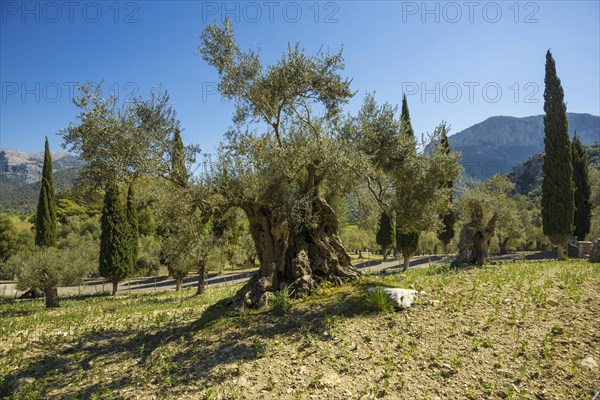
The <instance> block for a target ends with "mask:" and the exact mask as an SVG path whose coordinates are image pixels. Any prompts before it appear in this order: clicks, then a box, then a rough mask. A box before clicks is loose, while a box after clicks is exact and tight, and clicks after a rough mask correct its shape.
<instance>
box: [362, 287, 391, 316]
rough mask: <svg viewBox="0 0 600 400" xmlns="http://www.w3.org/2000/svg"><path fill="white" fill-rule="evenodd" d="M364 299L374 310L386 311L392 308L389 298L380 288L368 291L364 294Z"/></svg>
mask: <svg viewBox="0 0 600 400" xmlns="http://www.w3.org/2000/svg"><path fill="white" fill-rule="evenodd" d="M365 301H366V302H367V304H368V305H369V307H370V309H371V310H372V311H374V312H387V311H390V310H391V309H392V305H391V304H390V299H389V298H388V297H387V295H386V294H385V292H384V291H383V290H381V289H380V288H377V289H375V290H371V291H368V292H367V293H366V295H365Z"/></svg>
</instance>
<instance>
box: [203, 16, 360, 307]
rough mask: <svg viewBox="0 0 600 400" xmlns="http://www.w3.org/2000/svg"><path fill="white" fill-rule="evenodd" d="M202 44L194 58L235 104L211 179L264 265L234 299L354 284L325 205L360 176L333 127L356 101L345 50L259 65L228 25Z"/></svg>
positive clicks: (249, 300) (252, 301) (291, 53)
mask: <svg viewBox="0 0 600 400" xmlns="http://www.w3.org/2000/svg"><path fill="white" fill-rule="evenodd" d="M201 41H202V45H201V46H200V48H199V50H198V53H199V54H200V55H201V56H202V58H203V59H204V60H205V61H206V62H207V63H208V64H210V65H212V66H213V67H215V68H216V70H217V72H218V75H219V85H218V88H219V90H220V92H221V93H222V94H223V96H224V97H225V98H227V99H230V100H233V101H235V106H236V107H235V114H234V117H233V121H234V123H235V126H234V127H233V128H232V129H231V130H230V131H229V132H228V133H227V134H226V138H225V141H224V143H223V145H222V146H221V147H220V149H219V154H218V159H217V160H216V163H215V166H214V170H213V174H212V179H213V182H214V184H215V187H216V188H217V192H218V193H221V194H222V195H223V197H224V198H225V199H226V201H225V202H224V203H223V207H224V208H227V207H239V208H240V209H242V210H243V211H244V213H245V215H246V217H247V219H248V225H249V230H250V233H251V235H252V238H253V240H254V243H255V246H256V251H257V255H258V259H259V262H260V269H259V271H258V272H257V273H256V274H255V275H254V276H253V277H252V278H251V280H250V281H249V282H248V284H246V285H245V286H244V287H243V288H242V289H241V290H240V291H239V292H238V294H237V297H236V298H237V299H238V300H240V301H243V302H244V303H245V304H247V305H249V306H255V305H258V304H259V303H261V301H260V300H261V297H262V296H263V295H265V293H267V292H276V291H279V290H280V289H282V288H284V287H289V286H290V285H291V286H292V287H293V289H294V293H296V294H299V293H301V292H307V291H311V290H313V289H314V288H315V287H316V286H317V284H318V283H319V282H320V281H323V280H327V281H330V282H333V283H336V284H339V283H341V282H342V280H344V279H347V278H354V277H357V276H358V275H359V273H358V271H357V270H356V269H355V268H354V267H353V266H352V264H351V262H350V256H349V255H348V253H347V252H346V250H345V249H344V247H343V245H342V243H341V240H340V237H339V222H338V218H337V216H336V214H335V212H334V210H333V208H332V207H331V206H330V204H329V202H328V199H332V198H333V197H335V196H336V195H339V194H340V193H344V192H348V191H349V190H350V188H351V187H352V186H353V184H354V181H355V177H356V175H355V174H357V173H358V171H360V169H361V166H360V162H361V158H360V157H356V153H355V152H354V151H353V149H352V147H350V146H348V143H347V142H345V141H343V140H342V138H341V135H340V132H339V129H338V125H337V122H338V120H339V116H340V111H341V106H342V105H343V104H344V103H346V102H347V101H348V99H350V97H351V96H352V95H353V93H352V92H351V90H350V81H349V80H347V79H343V78H342V76H341V74H340V72H341V70H342V69H343V66H344V65H343V57H342V54H341V52H339V53H336V54H327V53H325V52H322V51H319V52H318V53H317V54H316V55H314V56H309V55H307V54H306V53H305V52H304V50H302V49H300V47H299V45H298V44H296V45H295V46H291V45H290V46H288V49H287V51H286V52H285V53H284V54H283V55H282V57H281V59H279V60H278V61H277V62H276V63H275V64H273V65H270V66H268V67H265V66H263V65H262V63H261V60H260V58H259V56H258V54H257V53H256V52H254V51H247V52H244V51H242V50H241V49H240V48H239V46H238V44H237V43H236V41H235V38H234V34H233V28H232V26H231V23H230V21H229V20H226V21H225V23H224V24H223V25H216V24H215V25H210V26H208V27H207V28H206V29H205V30H204V32H203V33H202V35H201Z"/></svg>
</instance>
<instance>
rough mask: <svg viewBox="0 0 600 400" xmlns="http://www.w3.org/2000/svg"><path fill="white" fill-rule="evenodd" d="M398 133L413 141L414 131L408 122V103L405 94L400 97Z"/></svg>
mask: <svg viewBox="0 0 600 400" xmlns="http://www.w3.org/2000/svg"><path fill="white" fill-rule="evenodd" d="M400 131H401V132H402V133H405V134H406V135H407V136H409V137H411V138H413V139H414V137H415V131H414V130H413V127H412V123H411V122H410V113H409V112H408V101H407V100H406V94H403V95H402V113H401V114H400Z"/></svg>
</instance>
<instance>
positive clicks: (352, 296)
mask: <svg viewBox="0 0 600 400" xmlns="http://www.w3.org/2000/svg"><path fill="white" fill-rule="evenodd" d="M374 285H387V286H397V287H407V288H415V289H417V290H421V291H424V292H425V293H426V294H424V295H422V296H420V298H419V299H418V301H417V303H416V304H414V305H413V307H412V308H410V309H407V310H397V311H384V312H375V311H373V309H372V306H370V305H369V303H368V301H366V298H365V289H366V288H367V287H371V286H374ZM598 288H600V264H590V263H587V262H582V261H576V262H572V261H569V262H521V263H503V264H499V265H493V266H487V267H483V268H474V269H468V270H459V271H454V270H450V269H449V268H447V267H434V268H422V269H414V270H413V271H410V270H409V272H408V273H405V274H387V275H385V276H381V277H367V278H364V279H361V280H360V281H358V282H355V283H353V284H349V285H345V286H343V287H327V286H326V287H325V288H323V289H321V290H320V292H319V293H317V294H313V295H311V296H308V297H306V298H302V299H298V300H293V301H291V303H289V305H290V307H291V308H290V309H289V310H288V311H287V312H284V313H283V314H282V315H277V313H275V312H274V310H275V309H272V308H267V309H262V310H257V311H250V310H231V309H228V308H226V307H225V308H223V307H217V306H213V307H211V308H209V309H208V310H207V311H204V312H202V310H206V306H207V305H208V304H207V303H203V304H199V303H197V301H196V300H194V298H192V297H189V298H188V297H185V294H178V295H170V296H175V297H164V296H166V295H161V296H163V297H157V295H140V296H138V297H135V296H134V297H132V298H127V297H124V296H123V297H122V298H121V299H120V300H119V301H121V303H119V305H115V307H117V311H114V312H113V311H110V308H107V305H106V303H100V304H103V305H102V306H101V307H103V308H101V310H103V311H101V312H99V313H100V314H102V315H103V317H97V318H98V319H97V320H96V322H95V325H96V326H95V327H94V328H93V329H92V328H89V327H88V328H85V327H82V326H80V325H77V326H78V328H73V329H74V330H73V331H72V332H73V333H66V334H64V335H62V336H60V337H59V339H56V337H57V336H56V334H51V332H53V331H52V329H50V328H48V327H47V328H46V329H45V330H46V332H47V333H46V335H44V336H40V337H39V338H38V339H37V340H35V339H32V338H31V337H30V338H28V339H27V340H22V341H19V340H17V339H16V338H17V335H19V334H18V333H16V332H15V331H14V330H13V331H12V335H13V336H11V337H14V338H15V339H10V340H8V341H7V342H5V343H4V344H3V346H2V347H3V351H2V354H1V355H0V360H4V361H0V367H2V368H3V370H4V371H8V373H7V374H6V373H5V374H4V376H5V380H6V382H13V383H14V382H16V381H17V380H18V379H22V378H25V377H33V378H34V379H35V383H34V384H32V385H31V391H32V392H35V393H43V397H40V398H107V399H108V398H131V399H158V398H163V399H166V398H168V399H280V398H281V399H374V398H388V399H497V398H500V399H505V398H508V399H588V400H589V399H592V398H593V397H594V395H595V393H596V392H597V391H598V390H599V389H600V369H599V368H598V367H594V366H593V364H590V363H589V362H588V363H586V362H584V361H583V360H585V359H586V358H589V357H591V358H592V359H593V360H595V362H596V363H600V290H598ZM182 296H184V297H182ZM188 296H189V295H188ZM215 300H216V298H215ZM86 301H87V300H86ZM115 301H117V300H115ZM280 302H283V304H288V303H287V301H284V300H280ZM209 303H210V302H209ZM121 304H126V305H121ZM278 304H279V303H278ZM149 305H151V307H153V309H150V308H147V309H146V308H144V307H150V306H149ZM159 306H160V307H161V309H160V310H157V309H154V307H159ZM7 307H15V305H14V304H13V305H8V306H7ZM73 307H83V305H82V304H79V303H78V304H77V305H74V306H73ZM87 307H88V308H89V310H90V311H93V310H94V309H100V308H98V307H100V306H98V305H94V304H89V305H87ZM121 307H122V308H123V312H122V313H121V311H120V310H121ZM126 307H130V308H126ZM6 310H8V309H6ZM6 310H5V311H6ZM107 310H108V311H107ZM133 310H138V311H137V312H132V311H133ZM13 311H14V310H13ZM64 312H66V314H65V315H67V316H68V315H73V314H74V312H72V313H69V312H68V311H67V310H65V311H64ZM36 313H37V312H31V314H28V315H24V316H22V318H34V316H35V315H36ZM200 314H201V317H199V318H198V315H200ZM8 315H9V313H7V312H4V313H3V315H2V316H3V318H4V317H6V316H8ZM65 319H69V318H65ZM102 321H106V322H102ZM109 321H110V322H109ZM77 323H78V320H77V318H75V317H73V318H71V324H77ZM43 324H49V325H50V324H51V323H50V322H43V323H42V322H39V323H38V324H37V326H38V327H39V326H41V325H43ZM16 325H18V324H17V323H16V322H15V329H16ZM30 326H31V328H29V329H31V330H35V329H36V328H33V325H30ZM71 326H72V325H71ZM29 329H25V330H26V331H29ZM55 329H58V325H56V327H55ZM60 329H63V330H64V331H66V332H69V331H68V329H65V326H64V324H63V325H61V326H60ZM3 333H4V332H3ZM21 335H23V333H21ZM19 343H20V344H19ZM23 346H27V349H26V350H25V348H24V347H23ZM19 349H20V351H22V352H23V353H22V356H23V357H22V359H21V360H20V361H14V360H15V359H16V358H17V356H16V354H17V353H18V351H19ZM8 359H11V360H13V361H9V362H8V363H7V360H8ZM3 363H4V364H3ZM10 385H12V383H11V384H10ZM3 387H4V389H5V390H6V389H7V388H9V387H13V388H14V385H13V386H9V383H6V384H5V385H4V386H3ZM23 390H25V389H23ZM5 393H7V392H5ZM11 395H12V396H13V398H19V397H18V396H19V395H18V393H17V392H14V391H13V392H12V393H11ZM94 396H95V397H94ZM22 398H23V397H22Z"/></svg>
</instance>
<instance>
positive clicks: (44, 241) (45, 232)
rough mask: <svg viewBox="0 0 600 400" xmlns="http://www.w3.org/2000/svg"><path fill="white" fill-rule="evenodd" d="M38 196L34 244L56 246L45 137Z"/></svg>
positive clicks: (48, 150)
mask: <svg viewBox="0 0 600 400" xmlns="http://www.w3.org/2000/svg"><path fill="white" fill-rule="evenodd" d="M40 184H41V188H40V198H39V200H38V206H37V213H36V218H35V244H36V245H37V246H46V247H54V246H56V203H55V200H54V177H53V175H52V157H51V156H50V146H49V145H48V138H46V144H45V150H44V167H43V169H42V181H41V182H40Z"/></svg>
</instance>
